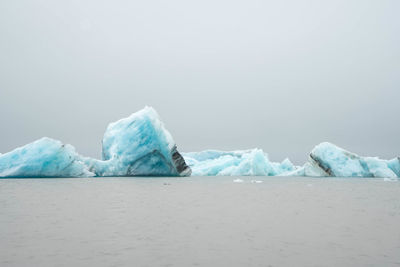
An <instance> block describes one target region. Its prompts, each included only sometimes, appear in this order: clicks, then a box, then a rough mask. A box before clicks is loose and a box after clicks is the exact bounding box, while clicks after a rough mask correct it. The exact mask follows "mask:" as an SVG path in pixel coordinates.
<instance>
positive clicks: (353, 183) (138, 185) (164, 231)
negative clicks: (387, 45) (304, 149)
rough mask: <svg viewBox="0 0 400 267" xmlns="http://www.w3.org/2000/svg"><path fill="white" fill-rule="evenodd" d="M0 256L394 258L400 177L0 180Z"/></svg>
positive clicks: (283, 261) (130, 262)
mask: <svg viewBox="0 0 400 267" xmlns="http://www.w3.org/2000/svg"><path fill="white" fill-rule="evenodd" d="M0 266H2V267H5V266H18V267H23V266H152V267H153V266H400V182H398V181H394V182H393V181H385V180H383V179H333V178H315V179H313V178H285V177H279V178H277V177H275V178H272V177H263V178H260V177H247V178H245V177H210V178H204V177H191V178H98V179H96V178H91V179H79V178H76V179H73V178H71V179H1V180H0Z"/></svg>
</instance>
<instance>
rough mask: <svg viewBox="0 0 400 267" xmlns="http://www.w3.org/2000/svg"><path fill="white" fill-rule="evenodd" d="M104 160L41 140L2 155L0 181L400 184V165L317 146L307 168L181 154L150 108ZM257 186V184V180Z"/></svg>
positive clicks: (263, 157) (241, 154)
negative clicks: (232, 179)
mask: <svg viewBox="0 0 400 267" xmlns="http://www.w3.org/2000/svg"><path fill="white" fill-rule="evenodd" d="M102 144H103V146H102V150H103V155H102V159H101V160H99V159H93V158H89V157H84V156H81V155H79V154H78V153H77V152H76V151H75V149H74V147H72V146H71V145H64V144H62V143H61V142H60V141H57V140H54V139H50V138H46V137H44V138H42V139H39V140H37V141H35V142H33V143H30V144H27V145H25V146H23V147H20V148H17V149H15V150H13V151H11V152H8V153H4V154H1V153H0V177H93V176H95V177H100V176H190V175H191V174H192V175H194V176H311V177H327V176H333V177H382V178H389V179H397V178H398V177H399V176H400V160H399V158H394V159H391V160H383V159H379V158H376V157H361V156H358V155H356V154H354V153H351V152H348V151H346V150H344V149H342V148H339V147H337V146H335V145H333V144H331V143H327V142H324V143H321V144H319V145H317V146H316V147H315V148H314V149H313V150H312V151H311V153H310V154H309V159H308V161H307V162H306V163H305V164H304V165H303V166H295V165H293V164H292V162H291V161H290V160H289V159H285V160H283V161H282V162H272V161H270V160H269V157H268V155H267V154H266V153H265V152H264V151H263V150H261V149H257V148H255V149H249V150H237V151H218V150H205V151H201V152H190V153H182V155H181V154H180V153H179V152H178V150H177V146H176V144H175V142H174V140H173V138H172V136H171V134H170V133H169V132H168V131H167V130H166V129H165V127H164V124H163V123H162V122H161V120H160V118H159V116H158V114H157V112H156V111H155V110H154V109H153V108H151V107H145V108H144V109H142V110H140V111H138V112H136V113H134V114H132V115H131V116H129V117H127V118H124V119H121V120H118V121H116V122H113V123H111V124H110V125H109V126H108V127H107V129H106V132H105V134H104V137H103V142H102ZM254 181H256V180H254Z"/></svg>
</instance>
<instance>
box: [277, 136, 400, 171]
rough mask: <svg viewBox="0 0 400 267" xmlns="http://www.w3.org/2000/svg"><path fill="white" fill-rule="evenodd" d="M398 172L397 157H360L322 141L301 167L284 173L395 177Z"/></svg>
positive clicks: (399, 168) (399, 165) (399, 169)
mask: <svg viewBox="0 0 400 267" xmlns="http://www.w3.org/2000/svg"><path fill="white" fill-rule="evenodd" d="M399 172H400V164H399V160H398V158H397V159H393V160H390V161H388V160H382V159H379V158H377V157H360V156H358V155H357V154H354V153H351V152H349V151H346V150H344V149H342V148H340V147H337V146H335V145H334V144H331V143H328V142H324V143H321V144H319V145H318V146H316V147H315V148H314V149H313V150H312V151H311V153H310V156H309V161H308V162H307V163H306V164H305V165H304V166H303V167H302V168H299V169H297V170H295V171H293V172H290V173H286V174H284V175H287V176H315V177H321V176H331V177H385V178H396V177H398V175H399Z"/></svg>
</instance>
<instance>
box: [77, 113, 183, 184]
mask: <svg viewBox="0 0 400 267" xmlns="http://www.w3.org/2000/svg"><path fill="white" fill-rule="evenodd" d="M84 161H85V163H86V164H87V165H88V166H89V168H90V170H91V171H93V172H94V173H95V174H96V176H189V175H190V173H191V170H190V168H189V167H188V166H187V165H186V163H185V161H184V159H183V158H182V156H181V155H180V153H179V152H178V150H177V148H176V144H175V142H174V140H173V139H172V136H171V134H170V133H169V132H168V131H167V130H166V129H165V127H164V125H163V123H162V122H161V120H160V119H159V116H158V114H157V112H156V111H155V110H154V109H153V108H151V107H145V108H144V109H142V110H141V111H138V112H136V113H134V114H132V115H131V116H129V117H128V118H124V119H121V120H119V121H116V122H113V123H111V124H110V125H108V127H107V130H106V132H105V134H104V137H103V160H96V159H91V158H85V159H84Z"/></svg>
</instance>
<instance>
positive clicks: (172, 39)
mask: <svg viewBox="0 0 400 267" xmlns="http://www.w3.org/2000/svg"><path fill="white" fill-rule="evenodd" d="M399 12H400V1H398V0H393V1H384V0H379V1H378V0H376V1H365V0H363V1H361V0H360V1H354V0H353V1H352V0H335V1H304V0H293V1H285V0H284V1H265V0H260V1H254V0H246V1H244V0H241V1H232V0H229V1H228V0H202V1H187V0H186V1H177V0H169V1H154V0H146V1H133V0H129V1H121V0H112V1H111V0H110V1H99V0H89V1H81V0H61V1H52V0H48V1H34V0H31V1H28V0H18V1H15V0H2V1H1V2H0V125H1V131H0V137H1V138H0V152H1V153H4V152H7V151H9V150H11V149H13V148H15V147H17V146H21V145H24V144H26V143H28V142H31V141H33V140H35V139H38V138H40V137H42V136H49V137H52V138H55V139H59V140H61V141H63V142H65V143H70V144H72V145H74V146H75V147H76V149H77V150H78V152H80V153H81V154H83V155H87V156H94V157H98V158H100V156H101V138H102V136H103V133H104V130H105V129H106V126H107V124H108V123H109V122H112V121H115V120H117V119H119V118H122V117H126V116H128V115H129V114H131V113H133V112H135V111H137V110H139V109H141V108H143V107H144V106H145V105H150V106H153V107H154V108H155V109H156V110H157V111H158V113H159V114H160V115H161V117H162V119H163V121H164V123H165V124H166V127H167V129H168V130H169V131H170V132H171V133H172V135H173V137H174V139H175V141H176V143H177V144H178V148H179V149H180V150H181V151H197V150H203V149H208V148H215V149H223V150H234V149H245V148H253V147H258V148H262V149H263V150H264V151H266V152H268V153H269V155H270V158H271V159H272V160H282V159H283V158H285V157H289V158H290V159H292V160H293V161H294V162H295V163H298V164H299V163H302V162H303V161H305V160H306V158H307V155H308V153H309V151H310V150H311V149H312V148H313V147H314V145H316V144H318V143H320V142H322V141H330V142H333V143H335V144H337V145H339V146H342V147H345V148H347V149H348V150H351V151H354V152H356V153H359V154H362V155H370V156H380V157H382V158H392V157H395V156H399V155H400V120H399V115H400V112H399V111H400V106H399V99H400V49H399V48H400V16H399Z"/></svg>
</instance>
